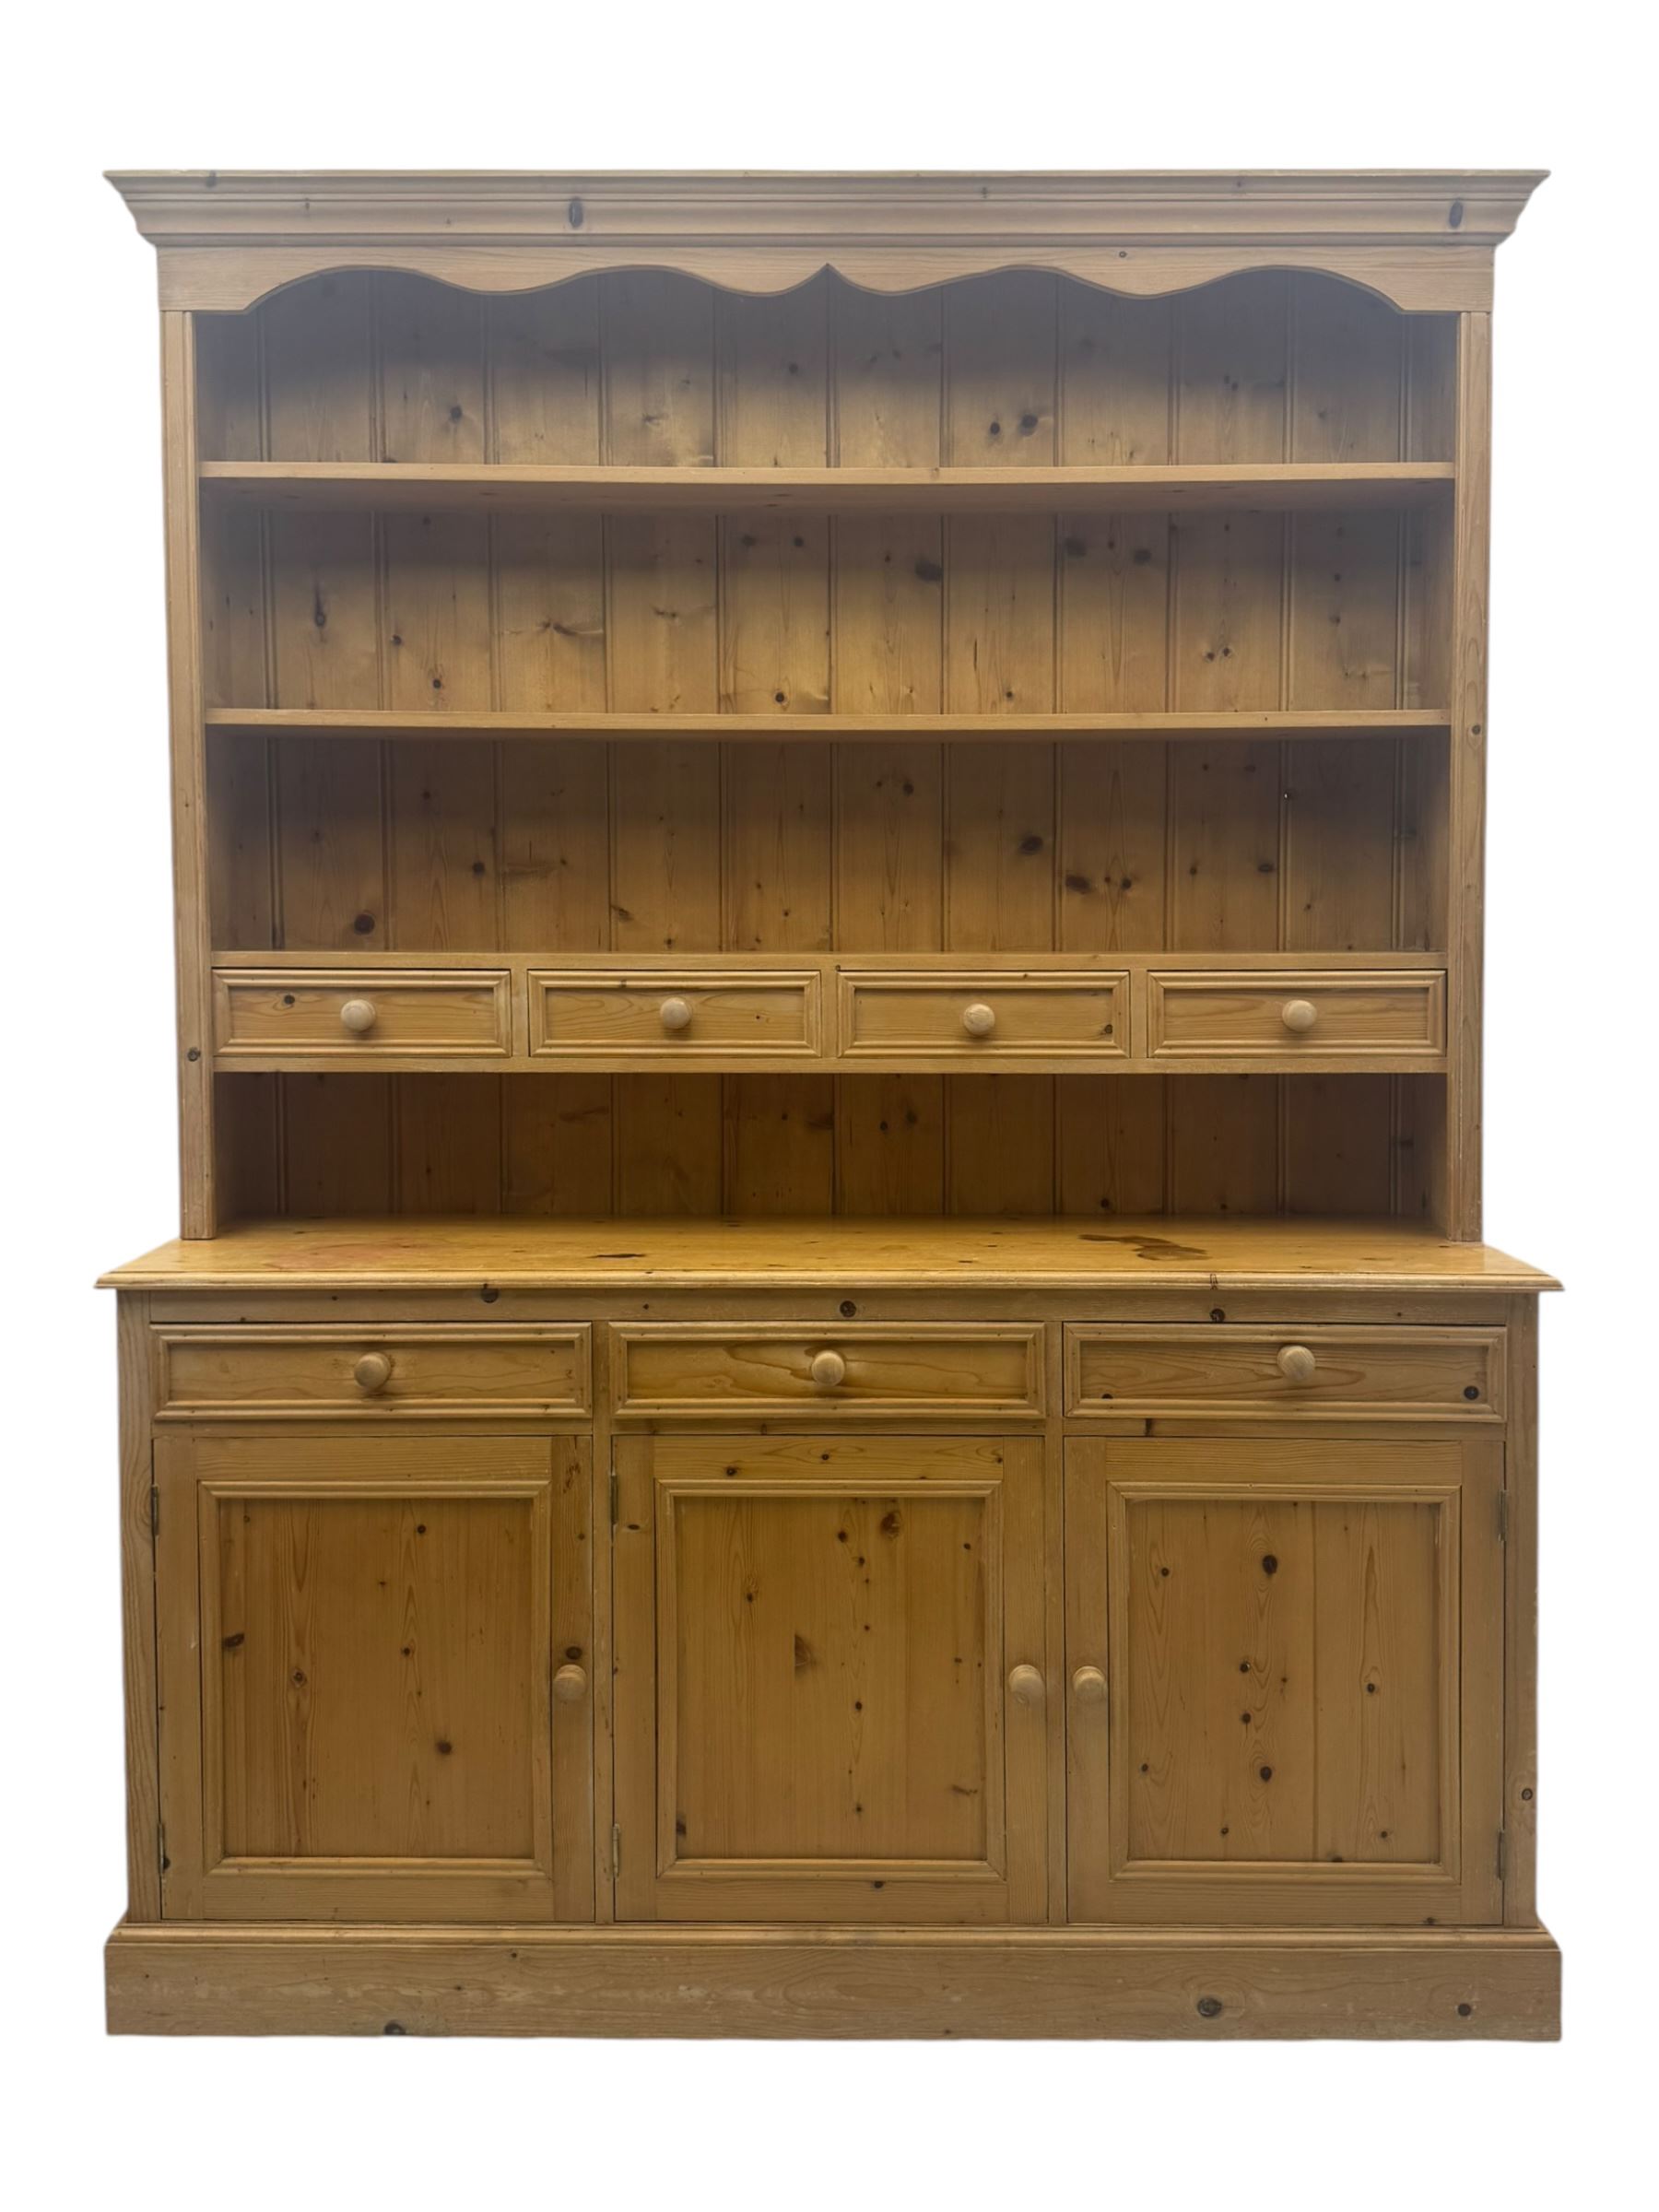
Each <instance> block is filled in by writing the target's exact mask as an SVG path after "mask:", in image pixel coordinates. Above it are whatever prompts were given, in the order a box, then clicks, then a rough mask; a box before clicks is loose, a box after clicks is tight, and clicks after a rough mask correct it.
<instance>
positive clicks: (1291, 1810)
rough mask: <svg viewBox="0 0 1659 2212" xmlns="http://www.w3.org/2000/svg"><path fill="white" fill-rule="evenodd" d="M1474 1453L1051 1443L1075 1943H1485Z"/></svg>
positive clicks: (1479, 1527) (1486, 1617)
mask: <svg viewBox="0 0 1659 2212" xmlns="http://www.w3.org/2000/svg"><path fill="white" fill-rule="evenodd" d="M1501 1483H1502V1445H1501V1443H1500V1441H1499V1440H1498V1439H1497V1438H1491V1439H1487V1438H1479V1439H1476V1440H1471V1441H1465V1440H1463V1439H1461V1438H1458V1439H1447V1440H1446V1441H1382V1440H1380V1439H1377V1438H1363V1439H1361V1438H1354V1437H1341V1438H1331V1439H1328V1440H1322V1441H1312V1440H1302V1439H1296V1440H1288V1441H1236V1440H1234V1439H1231V1438H1215V1439H1204V1440H1186V1439H1175V1438H1167V1439H1166V1438H1157V1439H1152V1438H1134V1439H1121V1440H1120V1439H1115V1438H1114V1439H1103V1440H1101V1441H1099V1442H1093V1441H1072V1442H1071V1443H1069V1444H1068V1446H1067V1459H1066V1508H1065V1512H1066V1524H1065V1541H1066V1667H1067V1679H1068V1686H1069V1687H1068V1716H1067V1750H1068V1757H1067V1773H1068V1816H1069V1845H1068V1861H1069V1868H1068V1887H1069V1911H1070V1916H1071V1917H1072V1919H1074V1920H1101V1921H1118V1922H1164V1923H1174V1924H1179V1923H1182V1922H1187V1923H1202V1924H1208V1925H1222V1924H1236V1923H1256V1924H1319V1923H1325V1924H1389V1925H1406V1926H1422V1925H1459V1924H1461V1925H1471V1924H1476V1925H1478V1924H1490V1923H1495V1922H1496V1921H1498V1920H1499V1918H1500V1914H1501V1909H1502V1887H1501V1882H1500V1877H1499V1871H1498V1830H1499V1826H1500V1769H1501V1750H1502V1742H1501V1717H1502V1716H1501V1703H1500V1653H1501V1644H1502V1563H1501V1543H1500V1533H1499V1529H1500V1524H1499V1508H1500V1488H1501Z"/></svg>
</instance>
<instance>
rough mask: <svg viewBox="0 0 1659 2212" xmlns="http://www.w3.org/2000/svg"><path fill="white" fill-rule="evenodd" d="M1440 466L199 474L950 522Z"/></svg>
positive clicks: (1396, 482) (402, 499) (1391, 481)
mask: <svg viewBox="0 0 1659 2212" xmlns="http://www.w3.org/2000/svg"><path fill="white" fill-rule="evenodd" d="M1453 474H1454V471H1453V466H1452V464H1451V463H1450V462H1445V461H1377V462H1348V463H1342V464H1337V463H1326V462H1283V463H1277V464H1273V463H1265V462H1253V463H1250V464H1247V465H1220V464H1213V463H1206V464H1203V465H1187V464H1179V463H1171V464H1163V465H1156V466H1151V465H1148V466H1143V467H1119V468H1098V467H1088V468H1083V467H1069V468H1068V467H1030V468H1026V467H1017V468H858V467H844V468H713V467H709V468H700V467H695V466H690V467H676V468H642V467H608V468H602V467H569V466H549V465H517V466H512V467H507V466H501V465H494V466H483V465H464V464H460V463H453V462H394V461H205V462H203V463H202V465H201V485H202V491H203V493H204V495H205V496H206V497H211V498H214V499H218V500H241V501H244V502H248V503H252V504H253V505H255V506H260V507H272V506H280V507H301V508H311V509H316V508H330V507H349V508H355V507H371V508H378V509H381V510H382V511H384V510H388V509H401V510H408V509H411V508H413V509H418V510H422V511H428V510H431V509H436V508H461V509H479V508H484V509H498V508H559V507H563V508H571V509H590V510H592V509H597V510H603V511H606V512H648V513H653V514H663V513H677V512H703V513H708V512H716V511H718V510H721V509H725V508H731V509H738V510H743V511H746V512H766V513H774V514H776V513H804V514H824V513H859V512H868V513H879V514H891V513H896V512H902V511H906V510H908V511H910V512H946V513H970V514H971V513H998V514H1008V513H1037V512H1045V513H1046V512H1082V511H1086V510H1093V511H1096V512H1109V513H1131V512H1196V511H1201V510H1214V509H1218V508H1235V509H1236V508H1242V509H1246V510H1249V509H1258V510H1263V509H1265V510H1271V511H1273V512H1293V511H1307V510H1310V509H1337V510H1351V509H1354V508H1359V507H1406V506H1417V505H1421V504H1423V503H1424V502H1426V501H1428V500H1433V499H1436V498H1437V497H1440V496H1442V495H1443V494H1445V493H1446V492H1447V491H1448V490H1449V488H1450V487H1451V484H1452V480H1453Z"/></svg>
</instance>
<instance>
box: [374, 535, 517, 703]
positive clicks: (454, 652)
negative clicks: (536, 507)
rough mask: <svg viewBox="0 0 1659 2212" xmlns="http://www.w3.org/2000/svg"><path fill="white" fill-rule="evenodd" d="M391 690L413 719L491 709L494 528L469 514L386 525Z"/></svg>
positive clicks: (388, 681) (392, 698)
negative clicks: (490, 559)
mask: <svg viewBox="0 0 1659 2212" xmlns="http://www.w3.org/2000/svg"><path fill="white" fill-rule="evenodd" d="M384 531H385V547H386V688H387V699H386V703H387V705H388V706H391V707H396V708H399V709H400V710H402V711H403V712H406V713H414V714H426V713H431V714H453V713H455V712H459V711H462V710H464V709H465V708H469V707H477V708H480V709H488V707H489V706H490V705H491V704H492V703H493V700H492V694H491V677H490V650H489V641H490V612H489V576H488V524H486V523H485V522H484V521H483V519H482V518H481V517H478V516H475V515H466V514H441V513H439V514H391V515H388V516H387V517H386V519H385V524H384Z"/></svg>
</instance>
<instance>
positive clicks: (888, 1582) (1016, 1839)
mask: <svg viewBox="0 0 1659 2212" xmlns="http://www.w3.org/2000/svg"><path fill="white" fill-rule="evenodd" d="M1041 1449H1042V1448H1041V1443H1040V1442H1039V1441H1036V1440H1034V1439H1032V1440H1026V1439H1008V1440H998V1441H989V1440H985V1439H981V1438H972V1439H968V1440H953V1441H944V1440H925V1441H924V1440H917V1439H914V1438H909V1437H901V1438H896V1437H873V1438H860V1439H848V1438H836V1439H834V1440H829V1439H824V1438H798V1439H797V1438H779V1437H743V1438H689V1437H660V1438H655V1439H645V1438H639V1439H633V1438H629V1439H621V1440H618V1444H617V1466H618V1507H619V1519H618V1532H617V1549H616V1577H617V1583H616V1589H617V1605H616V1647H617V1659H616V1665H617V1673H616V1715H617V1731H618V1741H617V1819H618V1884H617V1912H618V1918H619V1919H623V1920H664V1921H700V1920H713V1921H838V1922H847V1921H885V1922H895V1923H917V1922H935V1923H949V1922H954V1923H991V1924H995V1923H1004V1922H1008V1921H1027V1920H1037V1919H1041V1916H1042V1913H1043V1910H1044V1904H1045V1898H1044V1889H1043V1852H1044V1844H1043V1835H1044V1822H1043V1806H1044V1757H1045V1754H1044V1742H1045V1726H1044V1719H1043V1712H1042V1693H1043V1685H1042V1677H1041V1660H1042V1626H1043V1618H1042V1592H1041V1563H1042V1546H1041V1513H1042V1506H1041V1490H1042V1485H1041ZM1016 1670H1024V1671H1022V1672H1019V1673H1018V1675H1017V1677H1016V1679H1015V1682H1014V1684H1013V1687H1012V1688H1010V1683H1009V1677H1010V1676H1011V1675H1015V1674H1016ZM1018 1692H1023V1693H1024V1700H1025V1701H1022V1700H1021V1697H1020V1695H1018V1694H1017V1693H1018Z"/></svg>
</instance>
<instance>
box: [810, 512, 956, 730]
mask: <svg viewBox="0 0 1659 2212" xmlns="http://www.w3.org/2000/svg"><path fill="white" fill-rule="evenodd" d="M944 544H945V538H944V525H943V524H942V523H941V522H940V521H939V519H938V517H937V516H936V515H902V514H891V515H888V514H843V515H838V516H837V517H836V519H835V568H834V610H833V616H832V622H833V629H834V653H833V660H834V672H835V673H834V701H833V703H834V706H835V709H836V711H837V712H838V713H841V714H894V715H898V714H936V713H938V712H939V711H940V709H941V707H942V706H943V704H944V698H945V589H944V585H945V562H944Z"/></svg>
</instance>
